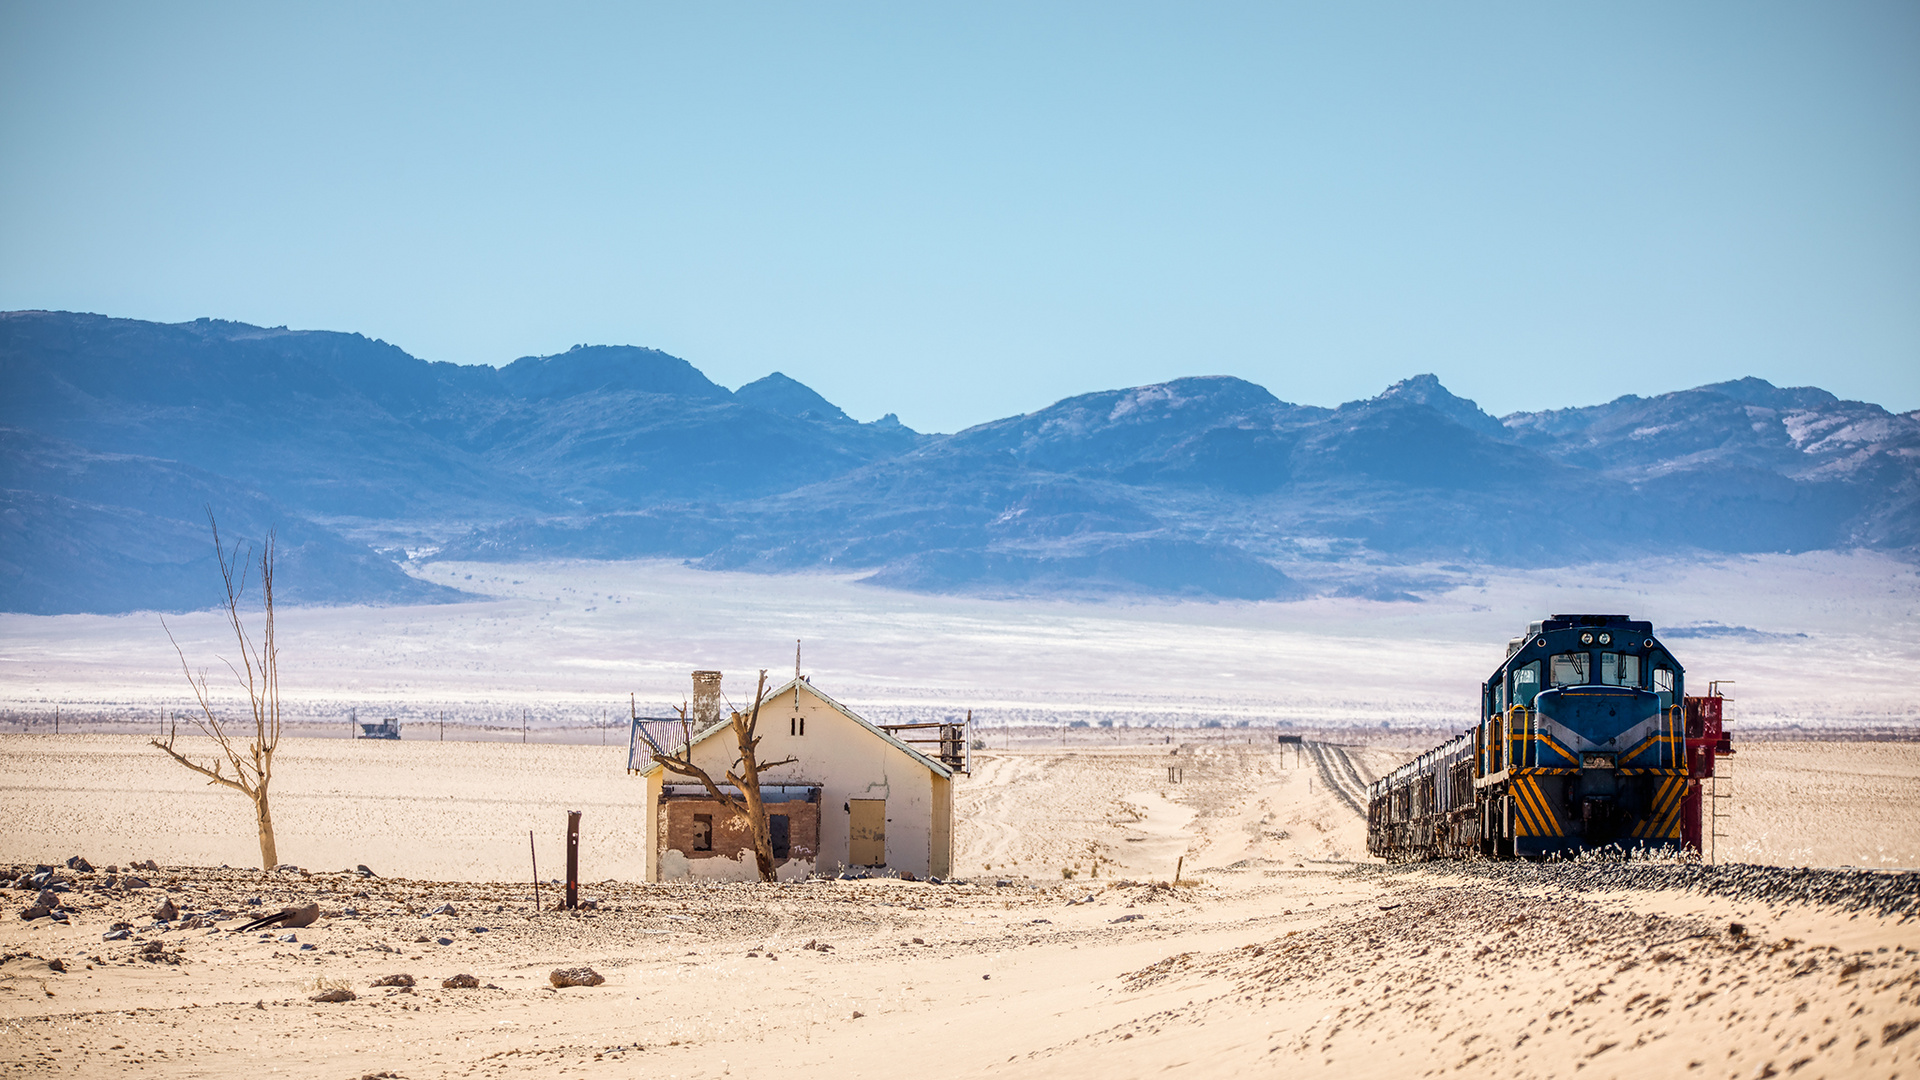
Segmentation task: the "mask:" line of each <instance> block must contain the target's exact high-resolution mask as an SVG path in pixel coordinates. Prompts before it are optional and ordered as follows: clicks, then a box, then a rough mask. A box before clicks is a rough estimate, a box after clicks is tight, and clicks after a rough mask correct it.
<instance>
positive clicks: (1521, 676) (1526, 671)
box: [1513, 660, 1540, 708]
mask: <svg viewBox="0 0 1920 1080" xmlns="http://www.w3.org/2000/svg"><path fill="white" fill-rule="evenodd" d="M1539 692H1540V661H1538V660H1535V661H1533V662H1532V663H1530V664H1527V665H1525V666H1523V667H1519V668H1515V669H1514V672H1513V703H1514V704H1515V705H1525V706H1527V707H1528V708H1532V707H1533V696H1534V695H1535V694H1538V693H1539Z"/></svg>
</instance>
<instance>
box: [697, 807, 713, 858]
mask: <svg viewBox="0 0 1920 1080" xmlns="http://www.w3.org/2000/svg"><path fill="white" fill-rule="evenodd" d="M693 850H695V851H712V850H713V815H712V814H695V815H693Z"/></svg>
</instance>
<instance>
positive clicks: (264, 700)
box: [149, 507, 280, 869]
mask: <svg viewBox="0 0 1920 1080" xmlns="http://www.w3.org/2000/svg"><path fill="white" fill-rule="evenodd" d="M207 527H208V528H210V529H212V530H213V552H214V555H215V556H216V557H217V558H218V559H219V561H220V578H221V581H222V582H223V583H224V584H225V585H226V590H227V600H226V607H227V625H228V627H229V628H231V629H232V631H233V637H234V641H235V642H236V644H237V645H238V648H239V651H240V658H239V661H238V663H236V662H235V661H233V660H229V659H227V658H226V657H220V658H219V659H220V661H221V662H222V663H224V664H226V665H227V670H228V671H231V672H232V673H233V677H234V679H235V680H236V681H237V682H238V683H239V684H240V687H241V688H242V689H244V690H245V691H246V692H247V703H248V706H249V707H250V708H251V710H252V713H253V731H252V738H250V739H247V740H246V743H245V746H244V747H243V746H242V745H241V742H240V739H241V738H242V737H243V735H242V734H236V733H235V732H231V731H229V730H228V728H227V724H226V722H225V721H223V720H221V719H220V718H219V717H218V716H217V715H215V714H214V710H213V695H212V692H211V690H210V689H209V688H208V685H207V674H206V672H205V671H204V670H203V671H201V672H200V674H199V675H198V676H195V675H194V673H193V669H192V668H191V667H189V666H188V664H187V654H186V652H185V651H184V650H182V649H181V648H180V643H179V642H178V641H176V640H174V636H173V629H172V628H171V627H169V626H167V621H166V619H164V618H162V619H161V620H160V628H161V629H163V630H165V631H166V632H167V640H168V641H170V642H172V643H173V651H174V652H175V653H176V654H178V655H179V657H180V670H181V671H182V672H184V673H185V674H186V676H187V685H189V686H191V687H192V688H193V696H194V699H195V700H197V701H198V702H199V703H200V715H198V716H195V717H193V718H192V722H193V724H194V726H195V727H198V728H199V729H200V731H201V733H202V734H205V735H206V736H207V737H208V738H210V739H212V740H213V741H214V744H215V746H216V747H217V748H218V750H219V756H217V757H211V758H209V759H208V761H207V762H206V763H205V764H202V763H201V762H199V761H195V760H193V759H192V758H190V757H188V756H187V755H186V754H184V753H182V752H181V751H179V750H177V749H175V746H174V744H175V742H176V740H177V739H178V738H179V735H180V721H179V718H178V717H175V718H174V721H173V725H172V727H171V728H170V729H169V730H168V732H167V739H166V741H165V742H161V741H160V740H159V739H152V740H149V741H150V742H151V743H152V744H153V745H154V746H155V747H156V748H158V749H160V750H161V751H163V752H165V753H166V755H167V756H168V757H171V758H172V759H173V760H175V761H177V762H179V763H180V764H182V765H184V766H186V767H187V768H189V769H192V770H193V771H194V772H197V773H199V774H200V775H202V776H204V777H206V778H207V783H208V785H215V784H218V785H220V786H222V787H230V788H232V789H233V790H235V791H237V792H239V793H240V794H242V795H245V796H246V797H247V798H248V799H250V800H252V802H253V814H254V818H255V820H256V821H257V823H258V825H259V829H260V865H261V868H262V869H271V868H272V867H274V866H276V865H278V864H279V862H280V856H279V852H278V851H277V850H276V848H275V846H274V842H273V814H272V812H271V811H270V810H269V809H268V806H267V788H268V786H269V785H270V784H271V783H272V781H273V752H274V751H275V750H276V749H278V748H279V746H280V650H279V648H278V646H276V645H275V644H274V638H273V559H274V544H275V537H274V533H273V532H272V531H271V530H269V531H268V533H267V539H266V543H265V544H264V545H263V546H262V548H261V551H260V559H259V564H258V565H259V568H260V598H261V603H262V606H263V607H264V608H265V611H266V625H265V626H264V627H263V628H262V630H261V634H260V638H259V640H258V642H256V641H255V640H254V638H253V635H252V634H251V633H250V632H249V631H248V630H247V626H246V621H245V620H244V619H243V618H241V615H240V602H241V600H242V598H244V597H245V595H246V592H247V575H248V573H249V570H250V566H249V564H250V563H251V561H252V558H251V556H252V552H251V550H249V551H248V553H247V557H244V558H243V557H242V555H241V547H240V545H239V544H237V543H236V544H235V545H234V546H233V548H232V550H231V551H229V550H228V549H227V548H226V547H225V546H223V545H222V544H221V542H220V526H219V524H218V523H217V522H215V521H214V520H213V508H212V507H208V508H207ZM229 769H231V771H228V770H229Z"/></svg>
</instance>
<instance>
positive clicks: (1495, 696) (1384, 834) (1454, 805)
mask: <svg viewBox="0 0 1920 1080" xmlns="http://www.w3.org/2000/svg"><path fill="white" fill-rule="evenodd" d="M1685 680H1686V669H1685V668H1683V667H1681V665H1680V662H1679V661H1678V660H1676V659H1675V658H1674V656H1673V654H1672V653H1671V652H1670V651H1669V650H1668V649H1667V647H1666V646H1665V645H1663V644H1662V643H1661V642H1660V640H1659V639H1658V638H1657V637H1655V636H1654V633H1653V624H1652V623H1650V622H1644V621H1640V620H1636V619H1633V618H1630V617H1628V616H1625V615H1554V616H1551V617H1549V618H1547V619H1543V620H1541V621H1539V622H1535V623H1532V624H1530V625H1528V627H1527V632H1526V633H1525V634H1522V635H1520V636H1519V637H1516V638H1514V639H1512V640H1511V641H1509V642H1508V643H1507V658H1506V660H1505V661H1504V662H1503V663H1502V664H1501V665H1500V666H1499V668H1497V669H1496V670H1495V671H1494V672H1493V674H1492V675H1490V676H1488V677H1487V679H1486V681H1485V682H1484V683H1483V684H1482V686H1481V703H1480V721H1479V723H1477V724H1476V725H1474V727H1473V728H1472V729H1470V730H1468V731H1466V732H1464V733H1462V734H1460V735H1458V736H1456V737H1454V738H1452V739H1449V740H1448V741H1446V742H1445V743H1442V744H1441V745H1439V746H1437V747H1434V748H1433V749H1432V750H1429V751H1427V752H1426V753H1424V754H1421V755H1420V756H1419V757H1416V758H1414V759H1413V760H1412V761H1409V762H1407V763H1406V764H1405V765H1402V766H1400V767H1399V768H1398V769H1395V770H1394V771H1392V772H1391V773H1388V774H1387V775H1386V776H1384V777H1382V778H1381V779H1379V780H1378V781H1376V782H1374V783H1373V784H1372V785H1371V786H1370V788H1369V790H1368V809H1367V850H1368V851H1369V852H1370V853H1371V854H1373V855H1376V856H1379V857H1382V858H1386V859H1392V860H1402V859H1419V858H1447V857H1453V858H1461V857H1468V856H1474V855H1480V856H1487V857H1496V858H1497V857H1521V858H1527V857H1532V858H1540V857H1545V856H1551V855H1563V854H1573V853H1576V852H1580V851H1589V850H1595V849H1604V848H1616V849H1638V850H1674V851H1683V850H1689V849H1690V850H1692V851H1695V852H1697V851H1699V849H1700V843H1701V836H1700V820H1701V814H1700V807H1701V802H1700V781H1701V779H1702V778H1704V777H1708V776H1712V775H1713V766H1714V759H1715V757H1716V756H1723V755H1726V754H1731V753H1732V752H1733V750H1732V747H1731V746H1730V745H1729V743H1728V740H1727V736H1726V733H1725V729H1724V728H1723V726H1722V720H1723V714H1722V711H1721V699H1720V698H1719V697H1717V696H1708V697H1691V698H1690V697H1688V696H1687V695H1686V683H1685Z"/></svg>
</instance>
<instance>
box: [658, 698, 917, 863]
mask: <svg viewBox="0 0 1920 1080" xmlns="http://www.w3.org/2000/svg"><path fill="white" fill-rule="evenodd" d="M797 718H803V719H804V720H805V721H806V725H805V732H806V733H805V734H804V735H803V734H800V733H799V731H800V725H799V724H797V723H795V722H794V721H795V720H796V719H797ZM759 734H760V736H761V743H760V758H761V760H763V761H778V760H780V759H781V758H784V757H788V756H792V757H795V758H797V759H798V760H797V761H795V762H794V763H793V764H790V765H784V766H781V767H779V768H775V769H768V770H766V771H764V772H762V773H761V776H760V779H761V782H762V783H764V784H770V785H771V784H806V785H810V786H817V787H819V788H820V789H821V794H820V820H819V834H818V842H817V844H816V845H814V846H815V848H816V850H817V855H816V856H815V860H814V864H815V866H816V867H817V868H818V869H820V870H823V871H836V870H839V869H841V868H843V867H845V866H846V864H847V841H848V813H847V805H848V802H849V800H852V799H885V800H886V801H887V851H886V854H887V866H888V867H890V868H891V869H894V870H904V871H909V872H911V873H913V874H916V875H919V876H921V877H925V876H927V875H928V874H945V873H948V872H949V868H950V866H951V862H952V853H951V847H952V799H951V794H950V788H951V782H950V781H948V780H947V779H945V778H943V777H940V776H938V775H937V774H935V773H934V772H932V771H931V770H929V769H928V768H927V767H926V766H925V765H924V764H922V763H921V762H920V761H919V760H918V759H916V758H914V757H913V756H912V755H910V754H908V753H906V752H904V751H902V750H900V749H899V748H898V747H896V746H894V745H892V744H891V743H889V742H887V741H886V740H885V739H883V738H880V737H878V736H876V735H875V734H874V733H873V732H872V731H871V730H869V729H867V728H865V727H863V726H861V725H860V724H859V723H857V722H856V721H853V720H850V719H848V718H846V717H845V716H843V715H841V714H840V712H839V711H838V710H836V709H834V708H833V707H832V706H830V705H827V704H826V703H825V702H823V701H821V700H820V699H819V698H818V697H816V696H814V695H813V694H812V693H811V692H809V691H808V690H806V689H804V688H803V689H798V690H788V691H787V692H786V693H783V694H781V695H780V696H779V697H776V698H774V699H772V700H770V701H768V702H767V703H766V704H765V705H764V706H762V707H761V710H760V727H759ZM738 752H739V748H738V747H737V746H736V745H735V744H734V740H733V736H732V734H731V733H729V732H724V731H723V732H721V733H720V734H718V735H715V736H714V737H713V738H710V739H708V740H707V741H706V742H704V743H701V744H700V745H699V746H696V747H695V748H694V762H695V764H698V765H699V766H701V767H702V768H704V769H707V770H708V771H709V772H710V773H711V774H712V775H713V776H714V778H715V779H716V780H717V779H719V778H720V777H721V776H722V775H723V774H724V773H725V772H726V770H727V768H728V767H729V766H731V765H732V764H733V762H734V759H735V758H736V757H737V756H738ZM648 780H649V783H648V790H647V798H648V805H649V806H650V807H653V808H655V812H653V813H649V814H647V815H645V817H646V820H647V822H648V835H647V836H646V837H645V843H646V844H647V846H648V849H649V866H648V871H649V875H650V878H651V880H654V881H659V880H668V879H670V877H671V874H670V871H671V870H678V868H679V864H678V863H677V862H676V864H675V865H674V866H673V867H671V868H669V867H666V866H664V865H663V863H662V862H661V860H660V857H659V855H657V854H655V853H656V852H659V851H660V850H661V848H659V847H658V846H657V838H658V837H660V836H661V835H663V830H665V829H666V828H667V824H668V823H667V822H666V820H665V818H664V816H663V815H662V814H661V813H660V812H659V807H660V802H659V797H660V781H659V773H658V772H655V773H653V774H650V775H649V776H648ZM676 782H677V781H676ZM936 785H938V786H939V787H940V788H941V789H942V790H941V791H939V792H936ZM703 812H704V811H703ZM719 822H720V818H719V816H718V815H716V816H715V819H714V823H715V836H716V843H715V845H714V846H715V848H716V850H718V849H719V848H720V844H719V843H718V837H719ZM796 843H797V838H796ZM669 850H670V846H669ZM795 854H796V856H797V855H798V852H795ZM685 861H686V862H687V864H688V867H689V869H688V870H687V871H686V872H688V873H699V872H700V871H697V870H695V869H694V867H695V866H697V865H698V864H702V863H705V864H715V865H713V866H712V871H711V872H714V873H720V872H723V868H721V867H720V866H718V865H717V863H718V862H719V861H720V860H715V859H687V860H685ZM726 861H733V860H726ZM795 861H796V862H797V861H798V859H797V858H796V860H795ZM747 862H748V865H749V869H751V863H752V859H751V857H749V858H748V860H747ZM790 865H791V864H790ZM784 870H785V868H783V873H782V876H783V877H786V876H788V874H787V873H786V872H784Z"/></svg>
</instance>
